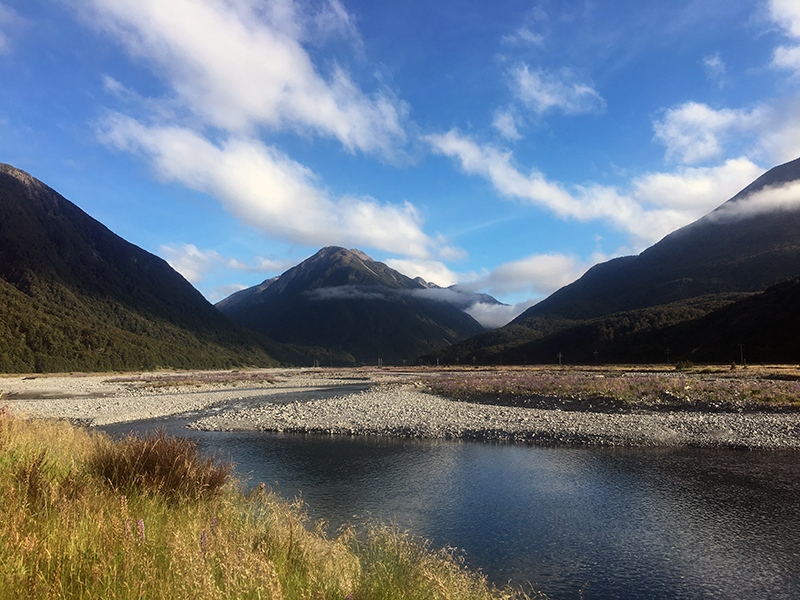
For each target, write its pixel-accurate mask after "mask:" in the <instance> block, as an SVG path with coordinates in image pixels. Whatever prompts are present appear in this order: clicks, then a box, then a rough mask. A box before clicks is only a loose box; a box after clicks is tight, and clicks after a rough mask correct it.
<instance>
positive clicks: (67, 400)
mask: <svg viewBox="0 0 800 600" xmlns="http://www.w3.org/2000/svg"><path fill="white" fill-rule="evenodd" d="M277 379H278V381H276V382H274V383H265V382H262V383H259V384H256V385H248V386H242V385H235V386H234V385H223V386H219V385H216V386H214V385H195V386H191V387H187V388H174V387H166V388H159V387H152V386H143V385H139V384H136V383H135V382H134V383H131V382H122V381H120V380H119V379H117V380H115V379H114V378H108V377H106V378H103V377H98V376H89V377H41V378H34V379H31V378H27V379H26V378H3V379H0V390H2V391H3V392H4V395H3V398H2V400H0V404H3V405H8V406H9V407H10V409H11V410H12V411H13V412H15V413H19V414H26V415H30V416H34V417H53V418H63V419H69V420H70V421H73V422H77V423H81V424H85V425H90V426H97V425H107V424H111V423H123V422H128V421H136V420H141V419H151V418H157V417H166V416H169V415H177V414H184V413H187V412H197V411H199V414H198V415H197V416H198V419H197V420H196V421H194V422H192V423H191V424H190V425H189V426H190V427H191V428H194V429H201V430H207V431H272V432H287V433H288V432H292V433H314V434H329V435H378V436H394V437H416V438H435V439H454V440H455V439H463V440H481V441H490V442H507V443H522V444H542V445H593V446H620V447H634V446H639V447H642V446H651V447H670V446H694V447H717V448H741V449H772V450H776V449H791V450H797V449H800V413H798V412H789V413H775V412H705V411H664V410H660V411H647V410H638V411H632V412H620V411H609V412H602V411H596V410H594V411H581V410H561V409H560V408H558V407H557V405H556V406H554V407H551V408H526V407H515V406H500V405H494V404H487V403H486V402H485V400H484V401H483V402H481V403H477V402H469V401H458V400H450V399H447V398H444V397H441V396H436V395H434V394H431V393H427V392H426V391H425V388H424V386H420V384H419V383H418V382H417V383H404V382H403V381H402V378H398V377H397V376H392V377H384V376H382V375H381V374H371V375H369V376H359V377H352V376H351V377H343V376H341V375H335V374H325V373H319V372H315V373H308V372H303V371H294V372H285V373H281V374H280V376H279V377H277Z"/></svg>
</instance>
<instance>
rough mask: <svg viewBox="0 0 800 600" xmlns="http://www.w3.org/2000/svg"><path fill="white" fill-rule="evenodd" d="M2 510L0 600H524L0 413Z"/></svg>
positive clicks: (111, 447)
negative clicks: (224, 599)
mask: <svg viewBox="0 0 800 600" xmlns="http://www.w3.org/2000/svg"><path fill="white" fill-rule="evenodd" d="M0 502H2V506H3V508H4V517H3V519H2V520H0V596H2V597H3V598H17V599H20V600H22V599H27V598H30V599H34V598H35V599H37V600H38V599H43V598H118V599H132V598H137V599H138V598H150V599H158V598H163V599H173V598H195V599H204V598H214V599H218V598H219V599H222V598H260V599H283V598H297V599H301V598H302V599H326V600H334V599H338V600H362V599H363V600H370V599H391V598H397V599H427V598H430V599H432V600H433V599H438V598H452V599H454V600H458V599H470V600H472V599H475V600H479V599H503V598H508V599H510V598H522V597H527V596H525V595H524V594H522V593H517V592H514V591H512V590H510V589H503V590H498V589H496V588H493V587H492V586H490V585H488V584H487V582H486V581H485V579H484V578H483V577H482V576H480V575H479V574H476V573H473V572H470V571H467V570H466V569H464V568H463V567H462V566H461V564H460V563H459V562H458V561H457V560H456V559H455V558H454V557H453V554H452V553H450V552H447V551H439V552H435V551H432V550H431V549H430V548H428V547H427V546H426V545H425V544H424V543H420V542H419V541H418V540H415V539H413V538H412V537H411V536H409V535H408V534H405V533H402V532H400V531H398V530H397V529H395V528H393V527H386V526H371V527H367V528H366V530H365V531H356V530H355V529H354V528H347V529H344V530H343V531H341V532H339V533H338V534H337V535H336V536H335V537H329V536H328V535H327V534H326V532H325V531H324V530H323V528H322V527H321V526H317V527H316V529H315V528H314V527H313V524H312V523H310V522H309V519H308V517H307V516H306V514H305V512H304V509H303V506H302V504H301V503H300V502H297V501H295V502H291V503H290V502H286V501H284V500H282V499H280V498H279V497H277V496H276V495H275V494H273V493H272V492H270V491H269V489H267V488H265V487H264V486H263V484H261V485H260V486H258V487H255V488H254V489H252V490H250V491H249V492H245V491H244V489H243V488H242V487H241V485H239V484H237V482H235V481H233V480H231V469H230V466H229V465H225V464H218V463H217V462H216V461H214V460H212V459H209V458H207V457H202V456H199V455H198V453H197V451H196V448H195V447H194V446H193V444H191V443H190V442H187V441H185V440H180V439H173V438H167V437H166V436H164V435H154V436H150V437H148V438H141V439H140V438H135V437H131V438H127V439H125V440H122V441H120V442H116V443H115V442H112V441H111V440H110V439H109V438H108V437H105V436H102V435H92V434H90V433H88V432H87V431H86V430H83V429H79V428H76V427H74V426H71V425H69V424H66V423H57V422H45V421H36V420H26V419H20V418H15V417H14V416H12V415H11V414H9V412H8V411H7V410H2V411H0Z"/></svg>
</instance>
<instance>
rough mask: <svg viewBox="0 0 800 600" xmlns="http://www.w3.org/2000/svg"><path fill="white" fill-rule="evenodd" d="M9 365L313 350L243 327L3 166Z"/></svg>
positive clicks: (14, 368)
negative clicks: (269, 338)
mask: <svg viewBox="0 0 800 600" xmlns="http://www.w3.org/2000/svg"><path fill="white" fill-rule="evenodd" d="M0 307H1V308H2V312H0V371H2V372H34V371H35V372H41V371H62V372H63V371H77V370H82V371H97V370H126V369H136V370H138V369H152V368H156V367H181V368H201V367H202V368H216V367H231V366H236V365H260V366H268V365H275V364H278V359H279V358H280V359H282V360H290V361H291V360H294V359H302V358H303V351H302V350H301V349H293V348H289V347H285V346H284V345H281V344H277V343H275V342H273V341H272V340H268V339H266V338H263V337H259V336H256V335H254V334H252V333H251V332H247V331H245V330H243V329H242V328H240V327H239V326H237V325H236V324H235V323H233V322H232V321H230V320H229V319H227V318H226V317H224V316H223V315H221V314H220V313H219V311H217V310H216V309H215V308H214V307H213V306H212V305H211V304H210V303H209V302H208V301H207V300H206V299H205V298H203V296H202V295H201V294H200V293H199V292H198V291H197V290H196V289H195V288H194V287H192V285H191V284H190V283H189V282H188V281H186V280H185V279H184V278H183V277H181V276H180V275H179V274H178V273H177V272H175V271H174V270H173V269H172V268H171V267H170V266H169V265H168V264H167V263H166V262H165V261H164V260H162V259H160V258H158V257H157V256H154V255H152V254H150V253H148V252H146V251H144V250H142V249H141V248H139V247H137V246H135V245H133V244H131V243H129V242H127V241H125V240H124V239H122V238H121V237H119V236H117V235H116V234H114V233H112V232H111V231H110V230H109V229H108V228H106V227H105V226H104V225H102V224H101V223H99V222H98V221H96V220H94V219H93V218H92V217H90V216H89V215H87V214H86V213H84V212H83V211H82V210H81V209H79V208H78V207H77V206H75V205H74V204H73V203H71V202H70V201H68V200H66V199H65V198H64V197H62V196H61V195H60V194H58V193H57V192H55V191H54V190H52V189H51V188H49V187H48V186H46V185H45V184H44V183H42V182H41V181H38V180H37V179H35V178H33V177H32V176H30V175H29V174H28V173H25V172H24V171H21V170H19V169H16V168H14V167H12V166H10V165H5V164H0Z"/></svg>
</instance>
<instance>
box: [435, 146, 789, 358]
mask: <svg viewBox="0 0 800 600" xmlns="http://www.w3.org/2000/svg"><path fill="white" fill-rule="evenodd" d="M798 275H800V159H797V160H794V161H791V162H789V163H786V164H783V165H780V166H777V167H775V168H773V169H771V170H770V171H768V172H767V173H765V174H764V175H762V176H761V177H759V178H758V179H756V180H755V181H754V182H753V183H751V184H750V185H749V186H747V187H746V188H745V189H743V190H742V191H741V192H739V193H738V194H737V195H736V196H734V197H733V198H731V199H730V200H728V201H727V202H725V203H724V204H722V205H721V206H720V207H718V208H717V209H716V210H714V211H712V212H711V213H709V214H708V215H706V216H705V217H703V218H701V219H699V220H697V221H695V222H694V223H691V224H690V225H687V226H686V227H683V228H681V229H679V230H677V231H675V232H673V233H671V234H670V235H668V236H666V237H665V238H664V239H662V240H661V241H660V242H658V243H657V244H655V245H653V246H651V247H650V248H648V249H647V250H645V251H644V252H642V253H641V254H639V255H638V256H626V257H622V258H617V259H613V260H610V261H608V262H605V263H601V264H599V265H596V266H594V267H593V268H591V269H590V270H589V271H588V272H587V273H586V274H585V275H583V277H581V278H580V279H578V280H577V281H575V282H574V283H572V284H570V285H567V286H565V287H563V288H561V289H559V290H558V291H556V292H555V293H553V294H552V295H550V296H549V297H547V298H546V299H544V300H542V301H541V302H539V303H538V304H536V305H534V306H532V307H531V308H529V309H528V310H526V311H525V312H524V313H522V314H521V315H520V316H518V317H517V318H516V319H514V320H513V321H512V322H511V323H510V324H508V325H506V326H505V327H503V328H500V329H499V330H496V331H493V332H490V333H488V334H483V335H481V336H478V337H477V338H475V339H471V340H467V341H466V342H465V343H462V344H459V345H457V346H454V347H452V348H448V349H447V350H446V353H440V354H439V358H440V359H446V360H455V359H456V358H458V359H459V360H464V359H465V358H467V357H469V356H475V355H476V354H477V355H479V356H482V357H484V360H490V361H492V362H494V361H499V360H503V358H504V357H505V359H506V360H512V357H517V358H519V357H520V356H522V353H521V352H522V351H521V349H520V352H512V351H511V349H512V348H514V347H517V346H520V345H521V344H527V343H530V344H532V345H535V340H538V339H541V338H547V337H549V336H554V335H555V334H556V333H557V332H559V331H561V330H567V329H570V328H572V327H575V326H578V325H580V324H583V323H585V322H587V321H589V320H595V319H599V318H601V317H605V316H609V315H616V314H627V313H629V312H630V311H641V310H643V309H649V308H653V309H655V307H661V306H672V308H665V309H655V310H654V311H651V312H653V313H654V314H655V313H663V314H664V315H670V316H665V317H664V318H665V319H666V321H668V322H670V323H673V324H674V319H675V318H676V317H675V315H676V314H680V310H682V309H680V310H678V312H677V313H676V312H675V311H674V310H673V308H675V307H676V306H677V307H680V306H681V303H682V302H683V301H687V300H694V299H704V300H703V301H702V302H699V303H695V306H706V307H708V308H709V309H717V308H720V306H721V305H724V304H726V303H730V302H731V301H733V300H736V299H739V298H741V296H742V295H746V294H753V293H756V292H761V291H763V290H765V289H766V288H768V287H769V286H772V285H775V284H777V283H780V282H783V281H787V280H790V279H793V278H794V277H796V276H798ZM690 313H692V314H695V317H699V316H701V315H697V314H696V312H695V310H694V309H692V311H690ZM662 316H663V315H662ZM626 318H627V317H626ZM631 318H633V319H634V320H636V319H638V318H639V317H638V316H637V315H632V317H631ZM629 320H630V319H629ZM656 321H658V319H656ZM616 322H618V323H619V322H621V321H619V319H617V321H616ZM552 339H553V340H555V339H558V338H557V337H553V338H552ZM590 339H591V336H590V337H589V339H587V340H586V348H584V350H586V349H588V347H589V346H590V345H591V344H590V342H589V340H590ZM528 350H530V348H528ZM551 350H552V349H551ZM593 351H594V350H592V352H593ZM445 354H446V356H445ZM525 354H526V355H527V356H529V357H530V356H531V355H530V354H529V353H525ZM530 359H531V360H533V359H532V357H531V358H530ZM513 360H516V359H513ZM548 362H549V361H548Z"/></svg>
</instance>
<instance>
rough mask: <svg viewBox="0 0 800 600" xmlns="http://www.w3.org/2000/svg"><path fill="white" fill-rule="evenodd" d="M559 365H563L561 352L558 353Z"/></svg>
mask: <svg viewBox="0 0 800 600" xmlns="http://www.w3.org/2000/svg"><path fill="white" fill-rule="evenodd" d="M558 366H559V367H560V366H561V352H559V353H558Z"/></svg>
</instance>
